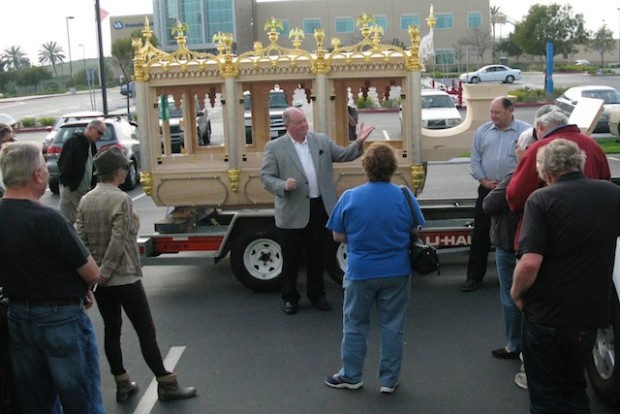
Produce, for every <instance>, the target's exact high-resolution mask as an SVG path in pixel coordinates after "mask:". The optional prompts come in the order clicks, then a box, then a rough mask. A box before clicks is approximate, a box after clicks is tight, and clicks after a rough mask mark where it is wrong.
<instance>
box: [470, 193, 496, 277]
mask: <svg viewBox="0 0 620 414" xmlns="http://www.w3.org/2000/svg"><path fill="white" fill-rule="evenodd" d="M490 192H491V190H488V189H486V188H484V187H483V186H479V187H478V198H477V199H476V207H475V209H474V231H473V233H472V235H471V247H470V249H469V260H468V261H467V279H468V280H482V278H483V277H484V275H485V273H486V272H487V261H488V259H489V252H490V251H491V236H490V235H489V233H490V231H491V216H490V215H488V214H485V212H484V210H483V209H482V201H483V200H484V197H486V195H487V194H489V193H490Z"/></svg>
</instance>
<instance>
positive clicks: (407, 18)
mask: <svg viewBox="0 0 620 414" xmlns="http://www.w3.org/2000/svg"><path fill="white" fill-rule="evenodd" d="M409 26H417V27H420V16H419V15H417V14H403V15H402V16H400V30H403V31H405V32H406V31H407V30H409Z"/></svg>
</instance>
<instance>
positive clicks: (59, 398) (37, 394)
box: [8, 302, 104, 414]
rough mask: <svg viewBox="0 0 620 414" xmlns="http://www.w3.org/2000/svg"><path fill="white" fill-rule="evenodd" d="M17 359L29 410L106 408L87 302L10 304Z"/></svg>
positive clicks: (80, 412)
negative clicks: (41, 304) (38, 304)
mask: <svg viewBox="0 0 620 414" xmlns="http://www.w3.org/2000/svg"><path fill="white" fill-rule="evenodd" d="M8 316H9V336H10V346H11V362H12V363H13V370H14V374H15V383H16V386H17V392H18V396H19V400H20V404H21V408H22V411H23V412H24V413H46V414H47V413H54V414H56V413H64V414H74V413H75V414H86V413H88V414H92V413H103V412H104V408H103V401H102V399H101V384H100V376H99V354H98V351H97V341H96V339H95V333H94V331H93V326H92V324H91V321H90V319H89V317H88V315H87V314H86V312H85V311H84V307H83V305H81V304H80V305H70V306H29V305H28V304H27V303H21V302H11V304H10V306H9V314H8Z"/></svg>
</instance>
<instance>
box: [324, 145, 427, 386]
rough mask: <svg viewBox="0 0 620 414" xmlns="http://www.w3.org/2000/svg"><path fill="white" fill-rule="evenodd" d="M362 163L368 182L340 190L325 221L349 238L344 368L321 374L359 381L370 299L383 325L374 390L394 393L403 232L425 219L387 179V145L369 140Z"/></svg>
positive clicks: (403, 290)
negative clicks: (337, 198)
mask: <svg viewBox="0 0 620 414" xmlns="http://www.w3.org/2000/svg"><path fill="white" fill-rule="evenodd" d="M362 166H363V167H364V171H365V173H366V176H367V179H368V182H367V183H365V184H362V185H360V186H358V187H355V188H352V189H350V190H347V191H345V192H344V193H343V194H342V197H341V198H340V199H339V200H338V203H337V204H336V206H335V207H334V210H333V212H332V214H331V216H330V218H329V221H328V223H327V227H328V228H329V229H330V230H331V231H332V232H333V236H334V240H336V241H337V242H340V243H347V270H346V272H345V275H344V283H343V284H344V305H343V339H342V351H341V355H342V368H341V369H340V371H339V372H338V373H336V374H334V375H332V376H329V377H327V378H325V384H326V385H328V386H330V387H332V388H348V389H359V388H361V387H362V385H363V382H362V371H363V367H364V359H365V357H366V351H367V337H368V330H369V327H370V309H371V308H372V305H373V304H376V305H377V310H378V314H379V328H380V329H381V362H380V369H379V381H380V383H381V388H380V391H381V392H382V393H392V392H394V389H395V388H396V387H397V386H398V377H399V374H400V366H401V361H402V354H403V335H404V330H405V321H406V315H407V305H408V301H409V292H410V280H409V275H410V274H411V266H410V264H409V240H410V239H409V235H410V232H411V230H412V229H415V228H417V227H418V226H421V225H424V224H426V221H425V220H424V217H423V216H422V212H421V211H420V206H419V205H418V202H417V200H416V199H415V197H413V194H411V197H412V199H413V205H414V214H413V215H412V214H411V209H410V208H409V204H408V203H407V199H406V198H405V195H404V194H403V191H402V190H401V188H400V187H399V186H397V185H395V184H392V183H390V178H391V177H392V175H393V174H394V172H395V171H396V168H397V162H396V155H395V153H394V150H393V149H392V147H390V146H389V145H387V144H385V143H380V142H375V143H373V144H372V145H371V146H370V147H369V148H368V151H367V152H366V154H365V156H364V158H363V159H362ZM407 191H410V190H409V189H407Z"/></svg>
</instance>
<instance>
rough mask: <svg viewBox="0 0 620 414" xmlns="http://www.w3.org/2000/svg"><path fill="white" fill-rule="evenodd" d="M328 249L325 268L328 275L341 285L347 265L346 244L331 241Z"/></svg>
mask: <svg viewBox="0 0 620 414" xmlns="http://www.w3.org/2000/svg"><path fill="white" fill-rule="evenodd" d="M328 250H329V251H328V253H327V262H326V263H325V269H326V270H327V273H328V274H329V277H331V278H332V280H333V281H334V282H336V283H337V284H338V286H342V279H343V278H344V270H345V269H346V267H347V245H346V244H345V243H337V242H335V241H331V242H330V243H329V249H328Z"/></svg>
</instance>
